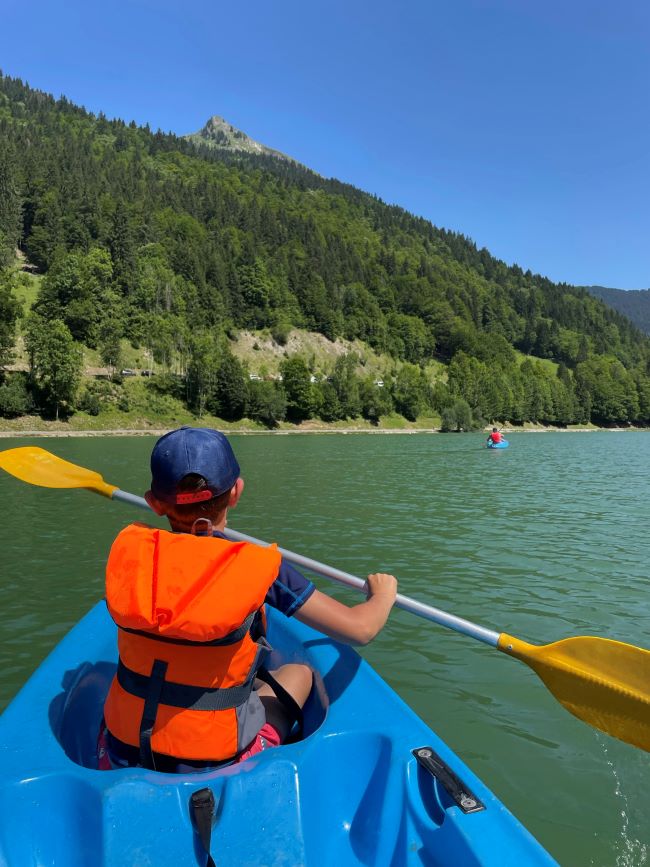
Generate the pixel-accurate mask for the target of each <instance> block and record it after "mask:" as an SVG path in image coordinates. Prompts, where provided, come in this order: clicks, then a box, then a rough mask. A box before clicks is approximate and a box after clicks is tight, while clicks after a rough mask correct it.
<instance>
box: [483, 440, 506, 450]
mask: <svg viewBox="0 0 650 867" xmlns="http://www.w3.org/2000/svg"><path fill="white" fill-rule="evenodd" d="M509 445H510V443H509V442H508V440H501V442H498V443H487V448H489V449H507V448H508V446H509Z"/></svg>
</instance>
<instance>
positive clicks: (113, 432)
mask: <svg viewBox="0 0 650 867" xmlns="http://www.w3.org/2000/svg"><path fill="white" fill-rule="evenodd" d="M173 429H174V428H172V427H169V428H116V429H106V430H25V431H21V430H0V439H21V438H23V439H28V438H29V439H33V438H39V437H43V438H55V437H130V436H134V437H135V436H155V437H160V436H163V434H166V433H167V432H168V431H170V430H173ZM217 429H218V430H221V431H222V433H224V434H227V435H228V436H238V435H242V436H267V435H269V434H271V435H273V436H293V435H294V434H299V435H304V434H346V435H347V434H373V435H377V434H388V435H394V434H440V433H441V431H440V429H439V428H379V429H372V428H331V427H330V428H325V427H323V428H319V427H309V428H303V429H300V428H296V429H295V430H286V429H280V430H255V429H252V428H242V429H236V428H235V429H232V428H221V427H219V428H217ZM489 430H490V429H489V428H486V429H485V430H483V431H469V433H477V434H478V433H480V434H481V435H482V434H484V433H486V432H489ZM644 430H648V429H647V428H641V427H615V428H611V427H581V428H553V427H531V428H521V429H519V428H502V431H501V432H502V433H504V434H520V433H525V434H529V433H530V434H543V433H598V432H600V431H606V432H608V433H623V432H629V431H644ZM453 433H454V432H451V433H449V434H448V435H452V436H453Z"/></svg>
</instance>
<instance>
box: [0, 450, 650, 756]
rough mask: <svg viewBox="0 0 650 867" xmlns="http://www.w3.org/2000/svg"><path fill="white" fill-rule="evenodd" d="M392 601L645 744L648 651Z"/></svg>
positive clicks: (20, 475) (312, 564)
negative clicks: (505, 659) (503, 628)
mask: <svg viewBox="0 0 650 867" xmlns="http://www.w3.org/2000/svg"><path fill="white" fill-rule="evenodd" d="M0 468H1V469H3V470H6V472H8V473H10V474H11V475H12V476H15V477H16V478H17V479H20V480H21V481H23V482H28V483H29V484H31V485H39V486H40V487H44V488H85V489H86V490H89V491H94V492H95V493H98V494H102V496H104V497H108V498H109V499H113V500H122V501H123V502H126V503H129V504H131V505H134V506H139V507H140V508H143V509H149V506H148V504H147V502H146V500H145V499H144V498H143V497H138V496H136V495H135V494H129V493H128V492H126V491H121V490H120V489H119V488H118V487H116V486H115V485H110V484H108V483H107V482H105V481H104V479H103V478H102V476H101V475H100V474H99V473H97V472H94V471H93V470H88V469H86V468H85V467H80V466H77V465H76V464H73V463H70V462H69V461H66V460H63V458H59V457H57V455H53V454H52V453H51V452H48V451H46V450H45V449H41V448H38V447H36V446H25V447H23V448H16V449H7V450H5V451H2V452H0ZM225 535H226V536H228V538H230V539H232V540H234V541H244V542H253V543H255V544H256V545H267V544H268V543H267V542H263V541H261V540H260V539H255V538H254V537H253V536H247V535H245V534H244V533H238V532H236V531H234V530H230V529H226V531H225ZM278 550H279V551H280V553H281V554H282V556H283V557H286V559H287V560H290V561H291V562H292V563H295V564H296V565H297V566H301V567H303V568H305V569H308V570H310V571H312V572H315V573H316V574H318V575H322V576H324V577H325V578H330V579H332V580H333V581H336V582H338V583H339V584H343V585H344V586H346V587H351V588H352V589H354V590H358V591H361V592H364V591H365V586H366V582H365V581H363V580H362V579H361V578H357V577H356V576H354V575H350V574H349V573H347V572H342V571H341V570H340V569H335V568H333V567H332V566H327V565H326V564H324V563H319V562H318V561H316V560H311V559H310V558H309V557H304V556H303V555H301V554H295V553H294V552H293V551H287V550H285V549H284V548H279V549H278ZM395 605H396V606H397V607H398V608H401V609H402V610H404V611H408V612H409V613H411V614H416V615H417V616H418V617H422V618H424V619H425V620H430V621H433V622H434V623H438V624H439V625H440V626H445V627H447V628H448V629H453V630H455V631H456V632H460V633H462V634H463V635H467V636H469V637H470V638H474V639H476V640H477V641H482V642H483V643H484V644H489V645H491V646H492V647H496V648H497V649H498V650H500V651H501V652H502V653H506V654H507V655H508V656H514V657H515V658H516V659H519V660H521V661H522V662H524V663H525V664H526V665H528V666H529V667H530V668H532V669H533V671H534V672H535V673H536V674H537V675H538V676H539V678H540V679H541V680H542V681H543V683H544V684H545V685H546V687H547V688H548V690H549V691H550V692H551V693H552V695H554V696H555V698H556V699H557V700H558V701H559V702H560V704H562V705H564V707H565V708H566V709H567V710H568V711H570V713H572V714H573V715H574V716H576V717H578V719H581V720H583V721H584V722H586V723H588V724H589V725H591V726H593V727H594V728H597V729H600V731H603V732H606V733H607V734H609V735H612V736H613V737H616V738H619V739H620V740H622V741H625V742H626V743H628V744H632V745H633V746H635V747H639V748H640V749H642V750H647V751H650V650H645V649H644V648H641V647H636V646H635V645H633V644H624V643H623V642H621V641H613V640H611V639H608V638H598V637H595V636H584V635H581V636H575V637H573V638H564V639H562V640H561V641H554V642H553V643H552V644H528V643H527V642H525V641H522V640H521V639H519V638H515V637H514V636H512V635H508V634H507V633H506V632H501V633H499V632H493V631H492V630H490V629H486V628H484V627H482V626H478V625H477V624H475V623H472V622H471V621H469V620H464V619H463V618H462V617H456V616H455V615H453V614H448V613H447V612H446V611H442V610H441V609H439V608H433V607H432V606H430V605H425V604H424V603H422V602H418V601H417V600H415V599H410V598H409V597H408V596H403V595H402V594H401V593H400V594H398V595H397V599H396V600H395Z"/></svg>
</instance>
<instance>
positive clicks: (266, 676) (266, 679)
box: [256, 666, 304, 742]
mask: <svg viewBox="0 0 650 867" xmlns="http://www.w3.org/2000/svg"><path fill="white" fill-rule="evenodd" d="M256 676H257V677H258V678H259V679H260V680H261V681H262V682H263V683H266V684H268V685H269V686H270V687H271V689H272V690H273V692H274V693H275V696H276V698H277V699H278V701H279V702H280V704H281V705H282V707H283V708H284V709H285V710H286V712H287V714H288V715H289V717H290V720H291V724H292V725H293V724H294V723H297V730H296V732H295V734H293V735H292V736H291V737H289V738H287V742H292V741H299V740H300V739H301V738H302V735H303V729H304V715H303V712H302V708H301V707H300V705H299V704H298V702H297V701H296V700H295V698H294V697H293V696H292V695H291V693H289V692H287V690H286V689H285V688H284V687H283V686H282V684H281V683H280V682H279V681H277V680H276V679H275V678H274V677H273V675H272V674H271V672H270V671H269V670H268V669H267V668H264V666H261V667H260V668H258V670H257V675H256Z"/></svg>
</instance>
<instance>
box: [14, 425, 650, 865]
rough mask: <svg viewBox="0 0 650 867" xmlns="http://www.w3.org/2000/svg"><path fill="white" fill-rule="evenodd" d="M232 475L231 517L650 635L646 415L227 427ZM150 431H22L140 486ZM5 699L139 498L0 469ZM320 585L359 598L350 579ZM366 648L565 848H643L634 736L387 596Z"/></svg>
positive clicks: (462, 602) (598, 856) (453, 604)
mask: <svg viewBox="0 0 650 867" xmlns="http://www.w3.org/2000/svg"><path fill="white" fill-rule="evenodd" d="M232 442H233V445H234V447H235V450H236V452H237V454H238V456H239V459H240V463H241V467H242V474H243V476H244V479H245V481H246V490H245V491H244V496H243V498H242V501H241V503H240V505H239V506H238V508H237V509H236V510H235V511H233V512H232V513H231V515H230V525H231V526H232V527H233V528H235V529H239V530H242V531H243V532H247V533H250V534H251V535H255V536H258V537H259V538H262V539H267V540H269V541H271V540H275V541H278V542H279V543H280V544H281V545H283V546H284V547H286V548H289V549H292V550H294V551H299V552H301V553H303V554H306V555H308V556H310V557H312V558H315V559H317V560H321V561H324V562H326V563H329V564H331V565H334V566H338V567H339V568H341V569H344V570H347V571H349V572H352V573H354V574H358V575H361V576H365V575H366V574H367V573H368V572H370V571H389V572H393V573H394V574H395V575H396V576H397V577H398V579H399V581H400V591H401V592H403V593H405V594H406V595H409V596H413V597H415V598H417V599H421V600H423V601H425V602H429V603H430V604H432V605H435V606H437V607H439V608H443V609H445V610H447V611H450V612H453V613H455V614H458V615H461V616H463V617H466V618H468V619H470V620H473V621H475V622H478V623H480V624H482V625H484V626H487V627H489V628H491V629H494V630H497V631H508V632H511V633H512V634H514V635H516V636H518V637H520V638H523V639H526V640H528V641H533V642H537V643H547V642H550V641H553V640H556V639H559V638H564V637H567V636H569V635H600V636H604V637H609V638H617V639H619V640H622V641H627V642H630V643H632V644H638V645H640V646H643V647H650V585H649V582H648V567H649V564H650V536H649V533H648V527H649V518H650V486H649V473H650V434H648V433H640V432H620V433H619V432H598V433H544V434H532V433H531V434H519V435H517V434H513V435H511V436H510V443H511V446H510V448H509V449H506V450H502V451H491V450H487V449H485V448H482V445H483V442H484V438H483V436H481V435H457V436H454V435H447V436H440V435H426V434H417V435H369V434H351V435H343V434H323V435H317V434H313V435H311V434H310V435H308V436H298V435H295V436H281V435H273V436H271V435H269V436H266V435H263V436H233V437H232ZM152 443H153V440H152V439H151V438H149V437H124V438H85V439H82V438H78V439H73V438H66V439H40V440H38V441H36V440H5V442H4V443H3V447H5V448H10V447H15V446H18V445H27V444H38V445H40V446H42V447H44V448H47V449H49V450H50V451H53V452H55V453H56V454H58V455H61V456H62V457H64V458H67V459H68V460H71V461H74V462H76V463H79V464H82V465H84V466H87V467H91V468H93V469H96V470H98V471H99V472H101V473H102V474H103V475H104V477H105V478H106V479H107V480H108V481H110V482H112V483H114V484H117V485H118V486H119V487H121V488H123V489H124V490H127V491H132V492H134V493H143V491H144V490H146V488H147V486H148V482H149V473H148V456H149V452H150V450H151V446H152ZM0 491H1V492H2V497H3V504H4V514H3V526H2V530H1V531H0V534H1V535H0V539H1V541H2V566H3V568H2V578H1V580H0V611H1V612H2V616H1V619H0V638H1V641H0V654H1V659H0V662H1V665H0V671H1V672H2V675H1V676H0V703H1V705H0V706H4V705H5V704H6V703H7V701H9V700H10V698H11V697H12V696H13V695H14V694H15V692H16V691H17V690H18V688H19V687H20V685H21V684H22V683H23V682H24V680H25V679H26V678H27V677H28V675H29V674H30V673H31V671H32V670H33V669H34V668H35V667H36V665H37V664H38V663H39V662H40V661H41V660H42V659H43V657H44V656H45V655H46V654H47V652H48V651H49V650H50V649H51V648H52V647H53V646H54V644H55V643H56V642H57V640H58V639H59V638H60V637H61V636H62V635H63V634H64V633H65V632H66V631H67V630H68V629H69V628H70V627H71V626H72V625H73V624H74V623H75V622H76V621H77V620H78V618H79V617H80V616H81V615H82V614H83V613H84V612H85V611H86V610H87V609H88V608H90V607H91V605H92V604H93V603H94V602H95V601H96V600H97V599H98V598H100V597H101V595H102V583H103V563H104V561H105V557H106V554H107V551H108V548H109V546H110V542H111V540H112V538H113V537H114V535H115V534H116V533H117V531H118V530H119V529H120V527H122V526H123V525H124V524H125V523H127V522H128V521H129V520H130V519H132V518H140V517H141V514H142V513H140V512H136V511H135V510H133V509H130V508H128V507H126V506H124V505H121V504H118V503H111V502H109V501H108V500H104V499H103V498H101V497H98V496H96V495H93V494H90V493H86V492H83V491H70V492H66V491H48V490H44V489H40V488H34V487H31V486H29V485H25V484H22V483H20V482H18V481H16V480H14V479H12V478H10V477H8V476H6V475H5V474H2V475H1V476H0ZM317 583H318V586H319V587H320V588H321V589H323V590H325V591H326V592H334V593H335V594H336V595H337V596H338V597H339V598H347V599H348V600H350V601H356V597H355V596H353V595H352V594H351V591H346V590H341V589H334V587H333V585H331V584H330V583H329V582H327V581H326V580H325V579H317ZM364 655H365V656H366V657H367V659H368V660H369V661H370V662H371V663H372V664H373V665H374V666H375V667H376V668H377V670H378V671H379V673H380V674H381V675H382V676H383V677H384V678H385V679H386V680H388V681H389V682H390V683H391V684H392V686H393V687H394V688H395V689H396V690H397V691H398V692H399V693H400V695H401V696H402V697H403V698H404V699H405V700H406V701H407V702H408V703H409V704H410V705H411V707H413V708H414V709H415V710H416V711H417V712H418V713H419V714H420V715H421V716H422V717H423V718H424V719H425V720H426V721H427V723H429V724H430V725H431V726H432V727H433V728H434V729H435V730H436V731H437V732H438V733H439V734H440V735H441V736H442V738H443V739H444V740H445V741H447V742H448V743H449V745H450V746H451V747H452V748H453V749H454V750H455V751H456V752H458V753H459V755H460V756H461V757H462V758H463V759H464V760H465V761H466V762H467V763H468V764H469V765H470V766H471V767H472V769H473V770H474V771H475V772H476V773H477V774H478V775H479V776H480V777H481V778H482V779H483V780H484V781H485V782H486V783H487V785H488V786H489V787H490V788H491V789H492V790H493V791H494V792H495V793H496V794H497V795H498V796H499V797H500V798H501V799H502V800H503V801H504V803H505V804H506V806H507V807H508V808H509V809H510V810H512V812H513V813H514V814H515V815H516V816H517V817H518V818H519V819H520V820H521V821H522V822H523V823H524V824H525V825H526V826H527V827H528V828H529V829H530V830H531V831H532V832H533V834H535V836H536V837H537V838H538V839H539V840H540V841H541V842H542V843H543V844H544V845H545V846H546V847H547V848H548V849H549V851H550V852H551V853H552V854H553V855H554V856H555V857H556V858H557V859H558V861H559V862H560V863H561V864H563V865H567V867H582V865H599V867H600V865H602V867H637V865H642V864H646V863H647V861H648V850H649V847H650V809H649V808H648V805H647V803H646V800H645V798H646V792H647V786H648V774H649V772H650V756H649V755H648V754H646V753H642V752H640V751H639V750H635V749H633V748H632V747H630V746H627V745H625V744H622V743H619V742H618V741H615V740H613V739H611V738H608V737H607V736H605V735H602V734H600V733H598V732H596V731H594V730H593V729H592V728H590V727H589V726H587V725H585V724H583V723H580V722H579V721H577V720H576V719H574V718H573V717H572V716H571V715H570V714H568V713H567V712H566V711H565V710H564V709H563V708H562V707H561V705H559V704H558V703H557V701H556V700H555V699H554V698H553V697H552V696H551V695H550V693H549V692H548V691H547V690H546V689H545V687H544V686H543V685H542V683H541V681H539V679H538V678H537V676H536V675H535V674H533V672H532V671H530V669H529V668H528V667H527V666H525V665H522V664H521V663H519V662H516V661H515V660H512V659H509V658H507V657H505V656H504V655H502V654H500V653H498V652H497V651H495V650H493V649H491V648H489V647H487V646H484V645H482V644H479V643H478V642H475V641H472V640H470V639H468V638H465V637H463V636H459V635H456V634H454V633H452V632H449V631H448V630H444V629H442V628H440V627H438V626H435V625H433V624H429V623H427V622H424V621H421V620H419V619H416V618H415V617H413V616H410V615H408V614H406V613H404V612H399V611H397V612H394V614H393V615H392V616H391V620H390V622H389V625H388V627H387V628H386V630H385V631H384V632H383V633H382V634H381V636H380V637H379V638H378V639H377V640H376V641H375V642H374V643H373V644H372V645H371V646H370V647H368V648H366V649H365V650H364Z"/></svg>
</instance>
